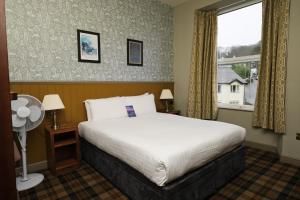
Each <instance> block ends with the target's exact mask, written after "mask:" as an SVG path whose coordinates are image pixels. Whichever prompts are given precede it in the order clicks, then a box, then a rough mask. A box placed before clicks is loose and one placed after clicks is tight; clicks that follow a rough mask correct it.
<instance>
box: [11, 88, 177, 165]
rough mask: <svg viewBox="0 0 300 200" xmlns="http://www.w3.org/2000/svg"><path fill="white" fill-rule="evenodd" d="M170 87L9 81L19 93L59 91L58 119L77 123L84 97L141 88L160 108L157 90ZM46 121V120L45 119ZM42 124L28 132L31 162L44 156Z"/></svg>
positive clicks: (125, 93) (139, 91)
mask: <svg viewBox="0 0 300 200" xmlns="http://www.w3.org/2000/svg"><path fill="white" fill-rule="evenodd" d="M164 88H170V89H171V90H173V83H172V82H155V83H154V82H151V83H150V82H139V83H133V82H131V83H129V82H94V83H92V82H90V83H79V82H76V83H75V82H69V83H54V82H53V83H47V82H38V83H26V82H23V83H12V84H11V90H12V91H15V92H18V93H19V94H30V95H32V96H35V97H37V98H38V99H40V100H43V97H44V95H46V94H53V93H54V94H59V96H60V97H61V99H62V101H63V103H64V105H65V107H66V108H65V109H64V110H61V111H58V115H59V120H58V121H59V122H66V121H68V122H74V123H79V122H81V121H86V112H85V107H84V104H83V101H84V100H86V99H94V98H105V97H111V96H129V95H139V94H144V93H145V92H149V93H153V94H154V95H155V97H156V99H155V100H156V106H157V108H161V107H162V105H161V102H160V101H159V96H160V93H161V90H162V89H164ZM45 121H46V120H45ZM43 129H44V125H41V126H39V127H38V128H37V129H35V130H33V131H32V132H30V133H29V134H28V146H27V150H28V162H29V163H34V162H39V161H43V160H46V143H45V142H46V141H45V132H44V130H43Z"/></svg>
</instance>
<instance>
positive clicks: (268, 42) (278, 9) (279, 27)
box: [253, 0, 290, 134]
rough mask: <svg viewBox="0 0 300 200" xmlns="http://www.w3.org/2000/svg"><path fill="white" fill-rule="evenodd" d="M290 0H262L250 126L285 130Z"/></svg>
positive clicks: (279, 130) (275, 130)
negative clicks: (261, 21)
mask: <svg viewBox="0 0 300 200" xmlns="http://www.w3.org/2000/svg"><path fill="white" fill-rule="evenodd" d="M289 8H290V0H263V31H262V53H261V66H260V68H259V83H258V88H257V95H256V102H255V109H254V116H253V126H255V127H261V128H264V129H270V130H273V131H274V132H275V133H279V134H282V133H285V85H286V71H287V69H286V61H287V38H288V21H289Z"/></svg>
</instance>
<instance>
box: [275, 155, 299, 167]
mask: <svg viewBox="0 0 300 200" xmlns="http://www.w3.org/2000/svg"><path fill="white" fill-rule="evenodd" d="M280 162H283V163H288V164H291V165H295V166H297V167H300V160H297V159H295V158H291V157H287V156H280Z"/></svg>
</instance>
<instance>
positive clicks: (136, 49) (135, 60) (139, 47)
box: [127, 39, 143, 66]
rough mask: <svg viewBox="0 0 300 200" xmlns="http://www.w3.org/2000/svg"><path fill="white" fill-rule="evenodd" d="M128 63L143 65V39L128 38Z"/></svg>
mask: <svg viewBox="0 0 300 200" xmlns="http://www.w3.org/2000/svg"><path fill="white" fill-rule="evenodd" d="M127 65H130V66H143V41H139V40H133V39H127Z"/></svg>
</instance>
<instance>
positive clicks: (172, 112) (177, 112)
mask: <svg viewBox="0 0 300 200" xmlns="http://www.w3.org/2000/svg"><path fill="white" fill-rule="evenodd" d="M158 112H161V113H168V114H173V115H180V110H169V111H168V112H166V110H158Z"/></svg>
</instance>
